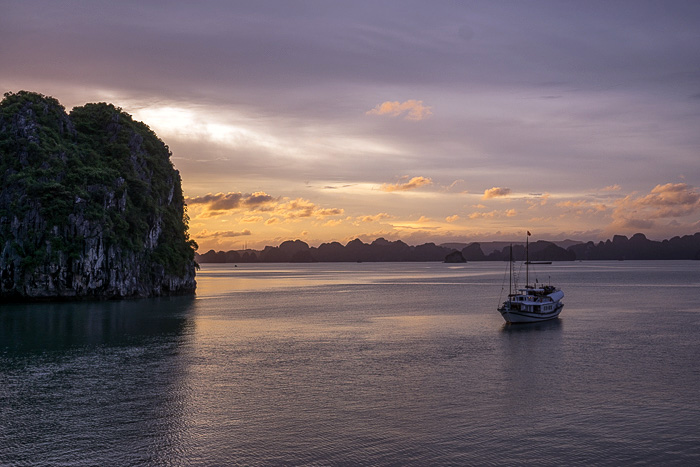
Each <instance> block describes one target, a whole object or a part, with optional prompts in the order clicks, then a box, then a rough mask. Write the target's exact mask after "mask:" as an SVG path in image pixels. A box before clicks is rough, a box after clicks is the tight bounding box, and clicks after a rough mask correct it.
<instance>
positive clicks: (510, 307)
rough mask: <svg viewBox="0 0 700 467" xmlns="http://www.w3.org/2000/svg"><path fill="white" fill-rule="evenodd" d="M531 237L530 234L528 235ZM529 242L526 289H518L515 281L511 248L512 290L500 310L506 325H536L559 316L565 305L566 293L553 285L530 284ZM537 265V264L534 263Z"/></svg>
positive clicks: (526, 256) (526, 263)
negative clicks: (563, 301)
mask: <svg viewBox="0 0 700 467" xmlns="http://www.w3.org/2000/svg"><path fill="white" fill-rule="evenodd" d="M527 236H528V237H529V236H530V232H528V233H527ZM528 250H529V241H528V239H527V238H526V239H525V258H526V259H525V271H526V272H525V287H523V288H520V289H519V288H517V286H516V285H515V284H514V281H513V246H512V245H511V247H510V288H509V293H508V299H507V300H506V301H505V302H503V305H501V306H500V307H499V308H498V311H499V312H500V313H501V316H503V319H504V320H506V323H536V322H539V321H547V320H550V319H554V318H556V317H557V316H559V313H561V310H562V308H564V304H563V303H562V302H561V300H562V299H563V298H564V292H562V291H561V290H560V289H558V288H556V287H553V286H551V285H540V284H535V285H534V286H531V285H529V282H530V268H529V266H530V264H531V263H530V261H529V260H528V256H529V252H528ZM532 264H535V263H532Z"/></svg>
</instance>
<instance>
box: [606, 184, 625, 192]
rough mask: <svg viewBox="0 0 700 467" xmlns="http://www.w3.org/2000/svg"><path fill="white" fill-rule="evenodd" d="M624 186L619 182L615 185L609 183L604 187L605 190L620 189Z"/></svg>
mask: <svg viewBox="0 0 700 467" xmlns="http://www.w3.org/2000/svg"><path fill="white" fill-rule="evenodd" d="M621 188H622V187H621V186H620V185H618V184H615V185H609V186H606V187H605V188H603V191H620V189H621Z"/></svg>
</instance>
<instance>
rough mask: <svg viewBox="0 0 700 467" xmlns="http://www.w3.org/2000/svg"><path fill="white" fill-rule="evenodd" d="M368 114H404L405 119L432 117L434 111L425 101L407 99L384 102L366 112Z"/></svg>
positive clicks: (394, 115) (416, 119) (396, 115)
mask: <svg viewBox="0 0 700 467" xmlns="http://www.w3.org/2000/svg"><path fill="white" fill-rule="evenodd" d="M366 114H367V115H389V116H391V117H399V116H402V115H403V116H404V119H405V120H413V121H418V120H423V119H426V118H428V117H430V116H431V115H432V114H433V112H432V111H431V110H430V107H428V106H426V105H423V101H416V100H407V101H404V102H398V101H394V102H390V101H386V102H382V103H381V104H379V105H377V106H376V107H375V108H373V109H372V110H369V111H368V112H366Z"/></svg>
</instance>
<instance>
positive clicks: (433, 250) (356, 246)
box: [195, 232, 700, 263]
mask: <svg viewBox="0 0 700 467" xmlns="http://www.w3.org/2000/svg"><path fill="white" fill-rule="evenodd" d="M510 245H511V243H510V242H485V243H476V242H474V243H469V244H466V243H447V244H443V245H436V244H434V243H425V244H423V245H418V246H410V245H408V244H406V243H404V242H402V241H401V240H396V241H393V242H392V241H388V240H385V239H383V238H378V239H377V240H375V241H373V242H372V243H364V242H362V241H361V240H359V239H355V240H353V241H351V242H349V243H348V244H347V245H344V246H343V245H342V244H340V243H338V242H332V243H323V244H321V245H320V246H318V247H310V246H309V245H308V244H307V243H305V242H302V241H301V240H294V241H286V242H283V243H282V244H280V245H279V246H276V247H272V246H267V247H265V248H264V249H263V250H230V251H214V250H209V251H207V252H206V253H204V254H201V255H200V254H197V255H196V258H195V259H196V261H197V262H199V263H257V262H261V263H312V262H389V261H447V262H465V261H506V260H507V259H508V257H509V255H510V253H509V247H510ZM512 245H513V258H514V259H515V260H518V261H521V260H524V259H525V245H524V243H512ZM529 259H530V260H531V261H575V260H650V259H695V260H698V259H700V232H698V233H696V234H694V235H685V236H683V237H673V238H671V239H669V240H663V241H660V242H659V241H654V240H649V239H648V238H646V236H644V234H641V233H638V234H635V235H633V236H632V237H631V238H627V237H625V236H624V235H615V236H614V237H613V238H612V240H606V241H605V242H602V241H601V242H598V243H594V242H587V243H584V242H579V241H575V240H564V241H560V242H548V241H543V240H540V241H537V242H532V243H530V249H529Z"/></svg>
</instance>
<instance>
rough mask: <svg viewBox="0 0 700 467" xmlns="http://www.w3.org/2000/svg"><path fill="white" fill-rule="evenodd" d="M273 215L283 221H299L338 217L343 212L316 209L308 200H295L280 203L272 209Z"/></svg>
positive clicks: (336, 209) (341, 210)
mask: <svg viewBox="0 0 700 467" xmlns="http://www.w3.org/2000/svg"><path fill="white" fill-rule="evenodd" d="M274 212H275V214H277V215H279V216H282V217H284V218H285V219H301V218H307V217H316V218H319V219H320V218H323V217H328V216H339V215H342V214H343V213H344V212H345V211H344V210H343V209H340V208H324V209H321V208H318V207H317V206H316V205H315V204H314V203H312V202H311V201H309V200H306V199H302V198H297V199H295V200H291V201H287V202H286V203H280V204H279V205H277V206H276V207H275V209H274Z"/></svg>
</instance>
